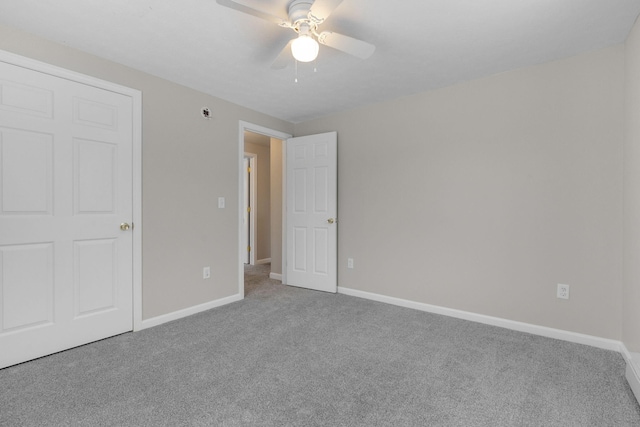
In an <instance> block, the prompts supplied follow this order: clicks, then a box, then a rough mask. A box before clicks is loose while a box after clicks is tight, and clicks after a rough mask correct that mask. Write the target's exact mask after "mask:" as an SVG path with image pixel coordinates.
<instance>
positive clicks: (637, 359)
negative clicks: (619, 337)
mask: <svg viewBox="0 0 640 427" xmlns="http://www.w3.org/2000/svg"><path fill="white" fill-rule="evenodd" d="M620 352H621V353H622V356H623V357H624V360H625V361H626V362H627V370H626V372H625V378H626V379H627V382H628V383H629V387H631V390H632V391H633V394H634V395H635V396H636V400H637V401H638V402H640V353H631V352H630V351H629V350H627V347H626V346H625V345H624V344H622V350H621V351H620Z"/></svg>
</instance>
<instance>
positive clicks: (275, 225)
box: [271, 138, 282, 274]
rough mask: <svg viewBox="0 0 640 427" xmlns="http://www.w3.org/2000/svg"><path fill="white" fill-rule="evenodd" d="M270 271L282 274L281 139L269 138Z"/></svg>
mask: <svg viewBox="0 0 640 427" xmlns="http://www.w3.org/2000/svg"><path fill="white" fill-rule="evenodd" d="M271 272H272V273H275V274H282V141H281V140H279V139H276V138H271Z"/></svg>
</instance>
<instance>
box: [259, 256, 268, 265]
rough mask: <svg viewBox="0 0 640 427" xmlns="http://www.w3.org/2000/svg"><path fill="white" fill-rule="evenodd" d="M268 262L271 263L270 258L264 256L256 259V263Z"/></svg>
mask: <svg viewBox="0 0 640 427" xmlns="http://www.w3.org/2000/svg"><path fill="white" fill-rule="evenodd" d="M269 263H271V258H264V259H259V260H257V261H256V265H260V264H269Z"/></svg>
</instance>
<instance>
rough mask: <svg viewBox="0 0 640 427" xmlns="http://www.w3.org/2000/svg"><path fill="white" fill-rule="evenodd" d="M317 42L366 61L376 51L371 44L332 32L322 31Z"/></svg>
mask: <svg viewBox="0 0 640 427" xmlns="http://www.w3.org/2000/svg"><path fill="white" fill-rule="evenodd" d="M318 41H319V42H320V43H321V44H324V45H327V46H329V47H332V48H334V49H338V50H341V51H343V52H345V53H348V54H349V55H353V56H355V57H358V58H360V59H367V58H368V57H370V56H371V55H373V52H374V51H375V50H376V47H375V46H374V45H372V44H371V43H367V42H365V41H362V40H358V39H354V38H353V37H349V36H345V35H342V34H338V33H334V32H332V31H323V32H322V33H320V35H319V36H318Z"/></svg>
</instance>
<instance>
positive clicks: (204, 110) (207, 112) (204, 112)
mask: <svg viewBox="0 0 640 427" xmlns="http://www.w3.org/2000/svg"><path fill="white" fill-rule="evenodd" d="M200 114H202V117H204V118H205V119H207V120H211V117H212V113H211V110H210V109H209V108H208V107H202V110H200Z"/></svg>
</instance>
